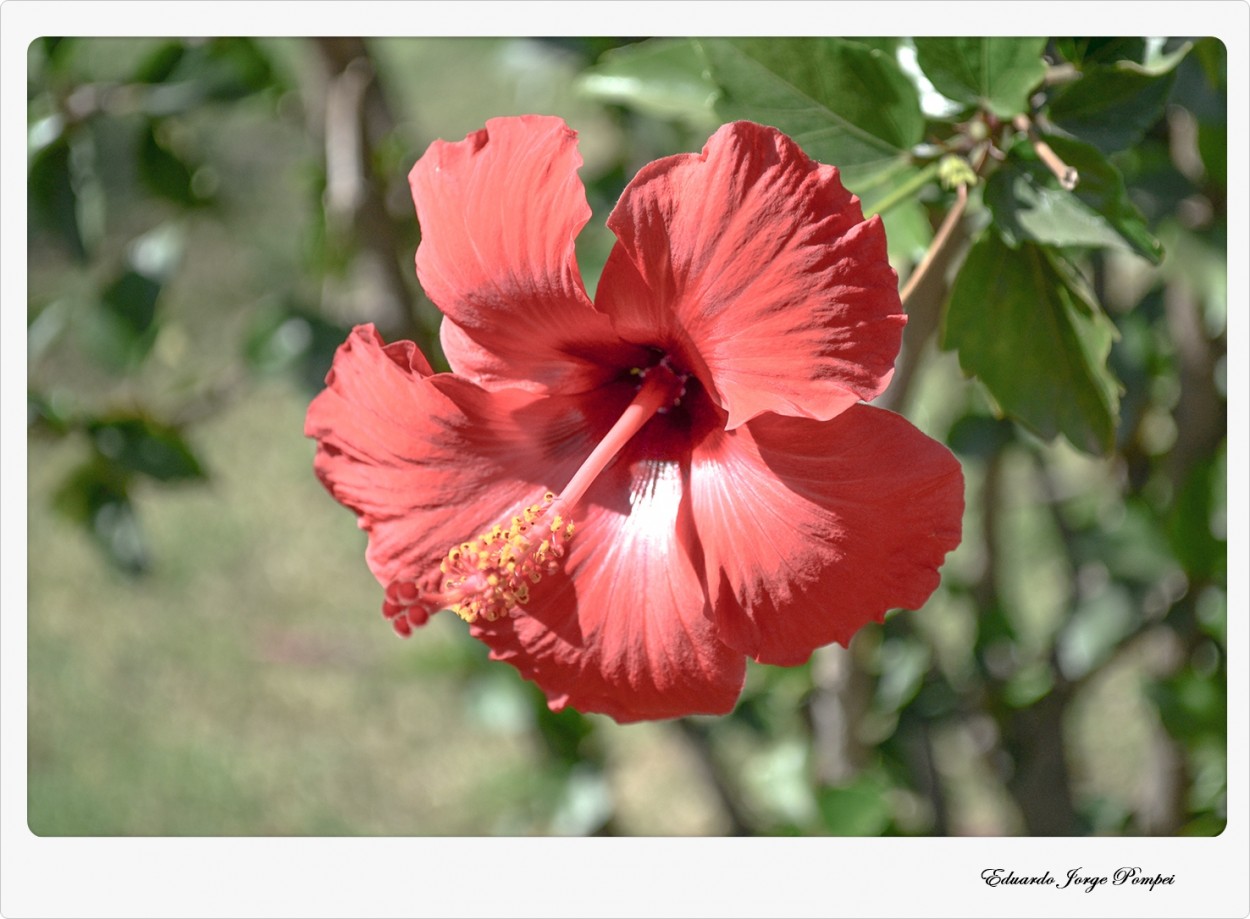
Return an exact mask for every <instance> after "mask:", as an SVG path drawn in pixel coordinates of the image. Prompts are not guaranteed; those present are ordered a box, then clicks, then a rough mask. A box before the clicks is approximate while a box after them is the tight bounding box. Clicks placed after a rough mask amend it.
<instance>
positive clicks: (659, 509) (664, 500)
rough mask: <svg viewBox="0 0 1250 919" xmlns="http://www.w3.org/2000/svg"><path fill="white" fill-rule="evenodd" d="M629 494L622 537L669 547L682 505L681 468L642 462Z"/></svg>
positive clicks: (668, 462)
mask: <svg viewBox="0 0 1250 919" xmlns="http://www.w3.org/2000/svg"><path fill="white" fill-rule="evenodd" d="M634 472H635V477H634V480H633V483H632V485H631V486H630V490H629V508H630V510H629V517H628V519H627V520H626V521H625V525H624V527H623V528H622V536H624V537H625V538H626V539H628V540H630V541H632V540H634V539H641V540H644V541H646V542H648V543H651V544H657V545H664V546H668V545H671V544H672V541H673V531H674V528H675V527H676V526H677V507H678V505H679V504H681V464H680V463H676V462H673V461H672V460H644V461H642V462H640V463H638V464H637V465H636V466H635V467H634Z"/></svg>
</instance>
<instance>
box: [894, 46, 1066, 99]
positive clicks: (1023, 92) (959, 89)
mask: <svg viewBox="0 0 1250 919" xmlns="http://www.w3.org/2000/svg"><path fill="white" fill-rule="evenodd" d="M1045 48H1046V39H1045V38H917V39H916V61H917V63H918V64H919V65H920V69H921V70H923V71H924V75H925V76H926V77H928V78H929V81H930V82H931V83H932V84H933V88H934V89H936V90H937V91H938V92H940V93H941V94H942V95H944V96H946V97H947V98H948V99H951V100H952V101H954V102H962V103H964V104H965V105H972V106H976V107H978V108H983V109H987V110H988V111H991V112H993V113H994V114H995V115H997V116H998V117H999V118H1011V117H1013V116H1015V115H1018V114H1020V113H1021V112H1025V111H1028V108H1029V93H1030V92H1032V91H1033V89H1034V88H1035V87H1036V86H1037V85H1038V84H1039V83H1041V82H1042V77H1044V76H1045V75H1046V62H1045V61H1043V60H1042V51H1043V50H1045Z"/></svg>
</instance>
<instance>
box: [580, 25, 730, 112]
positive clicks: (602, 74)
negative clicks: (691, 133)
mask: <svg viewBox="0 0 1250 919" xmlns="http://www.w3.org/2000/svg"><path fill="white" fill-rule="evenodd" d="M578 89H579V90H580V91H581V92H582V93H583V94H585V95H587V96H589V97H590V98H592V99H599V100H601V101H603V102H615V103H619V104H621V105H627V106H629V107H631V108H634V109H637V110H638V111H640V112H643V113H644V114H647V115H651V116H653V117H656V118H678V119H682V120H685V121H688V122H691V123H693V124H695V125H698V126H701V127H702V126H708V125H714V124H715V123H716V120H717V119H716V115H715V113H714V112H713V110H712V102H713V100H714V99H715V97H716V94H717V92H718V89H717V86H716V84H715V83H714V82H713V81H712V79H711V78H710V76H709V75H708V74H707V73H706V72H705V65H704V63H703V59H702V57H701V56H700V55H699V52H698V50H697V49H696V47H695V45H694V43H693V42H692V41H690V40H689V39H685V38H654V39H651V40H649V41H645V42H641V43H639V44H634V45H626V46H625V47H623V48H614V49H612V50H610V51H607V52H606V53H605V54H604V55H603V57H602V58H600V60H599V62H598V63H597V64H596V65H595V66H594V67H590V68H588V69H587V70H585V71H583V72H582V75H581V76H580V77H579V78H578Z"/></svg>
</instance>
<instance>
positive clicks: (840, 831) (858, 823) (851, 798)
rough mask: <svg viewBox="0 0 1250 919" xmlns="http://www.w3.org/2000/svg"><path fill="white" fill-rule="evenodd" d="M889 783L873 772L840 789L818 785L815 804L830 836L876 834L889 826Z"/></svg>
mask: <svg viewBox="0 0 1250 919" xmlns="http://www.w3.org/2000/svg"><path fill="white" fill-rule="evenodd" d="M890 790H891V788H890V785H889V784H888V783H887V782H886V781H885V780H884V779H882V778H881V777H879V776H878V775H876V774H874V773H873V772H866V773H864V774H863V775H861V776H860V777H859V778H857V779H856V780H855V781H854V782H853V783H851V784H849V785H845V786H842V787H840V788H822V789H821V790H820V791H819V793H818V797H817V801H816V803H817V805H818V806H819V808H820V815H821V818H822V821H823V823H824V825H825V829H827V830H828V831H829V833H830V834H832V835H834V836H880V835H881V834H882V833H883V832H885V830H886V829H887V828H888V827H889V825H890V817H891V813H892V812H891V809H890V798H889V793H890Z"/></svg>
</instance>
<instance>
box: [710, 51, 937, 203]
mask: <svg viewBox="0 0 1250 919" xmlns="http://www.w3.org/2000/svg"><path fill="white" fill-rule="evenodd" d="M699 46H700V47H701V48H702V49H703V51H704V53H705V54H706V56H707V61H708V64H709V66H710V68H711V72H712V77H713V79H714V80H715V81H716V83H717V85H718V86H719V87H720V88H721V95H720V97H719V98H718V99H717V101H716V111H717V113H718V114H719V115H720V116H721V117H722V118H724V119H727V120H728V119H737V118H745V119H749V120H751V121H758V122H761V123H763V124H770V125H773V126H774V127H777V128H779V129H781V130H782V131H784V132H786V133H787V134H789V135H790V136H791V137H792V138H794V140H795V141H797V142H798V143H799V145H800V146H801V147H802V148H803V149H804V151H806V152H807V154H808V155H809V156H811V157H812V158H813V159H816V160H819V161H821V162H825V163H834V164H836V165H837V166H838V167H839V169H841V170H842V174H843V180H844V181H845V182H846V185H847V187H849V188H850V189H851V190H852V191H856V192H858V189H859V186H860V185H861V184H862V183H865V182H867V181H869V180H871V179H872V178H873V177H874V176H875V175H877V174H879V173H881V172H885V171H889V170H891V169H894V168H897V166H898V165H899V164H900V162H901V161H903V160H905V158H906V157H907V152H908V151H909V150H910V148H911V147H913V146H914V145H916V144H917V143H919V142H920V141H921V139H922V138H923V136H924V116H923V115H922V114H921V111H920V100H919V96H918V95H917V92H916V88H915V86H914V85H913V84H912V82H911V80H909V79H908V78H907V76H906V75H905V74H904V73H903V71H902V69H901V68H900V67H899V66H898V63H897V62H896V61H895V60H894V59H893V58H892V57H891V56H889V55H888V54H885V53H883V52H881V51H879V50H877V49H874V48H870V47H868V46H867V45H861V44H857V43H855V42H853V41H846V40H843V39H837V38H803V39H786V40H784V41H780V40H777V39H768V38H741V39H737V38H735V39H728V38H717V39H706V40H700V42H699Z"/></svg>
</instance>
